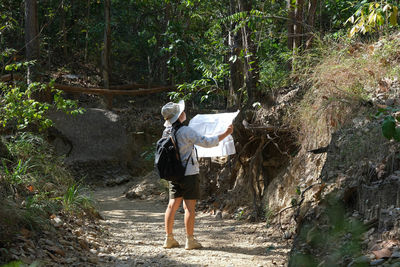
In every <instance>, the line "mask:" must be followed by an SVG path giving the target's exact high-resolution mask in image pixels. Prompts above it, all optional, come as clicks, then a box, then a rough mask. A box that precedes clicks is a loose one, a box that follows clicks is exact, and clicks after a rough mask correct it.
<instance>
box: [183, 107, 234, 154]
mask: <svg viewBox="0 0 400 267" xmlns="http://www.w3.org/2000/svg"><path fill="white" fill-rule="evenodd" d="M238 114H239V110H238V111H236V112H231V113H219V114H198V115H196V116H195V117H194V118H193V119H191V120H190V122H189V127H191V128H193V129H194V130H195V131H196V132H198V133H199V134H201V135H204V136H207V137H209V136H215V135H220V134H222V133H223V132H225V130H226V128H227V127H228V126H229V125H231V124H232V121H233V120H234V119H235V118H236V116H237V115H238ZM195 147H196V149H197V154H198V156H199V158H204V157H223V156H228V155H232V154H235V153H236V150H235V143H234V140H233V137H232V136H231V135H228V136H227V137H226V138H225V139H224V140H222V141H221V142H219V145H218V146H216V147H211V148H204V147H200V146H195Z"/></svg>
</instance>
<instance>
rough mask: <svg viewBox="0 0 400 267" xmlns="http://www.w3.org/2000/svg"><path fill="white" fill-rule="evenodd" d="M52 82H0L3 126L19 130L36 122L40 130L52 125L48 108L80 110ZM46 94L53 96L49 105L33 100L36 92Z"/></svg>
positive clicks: (17, 67)
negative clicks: (13, 83)
mask: <svg viewBox="0 0 400 267" xmlns="http://www.w3.org/2000/svg"><path fill="white" fill-rule="evenodd" d="M31 64H34V62H23V63H15V64H10V65H7V66H6V67H5V69H6V70H9V71H11V70H20V69H21V68H24V67H27V66H28V65H31ZM53 84H54V81H53V82H51V83H50V84H48V85H47V84H42V83H37V82H36V83H31V84H29V85H28V86H27V85H26V84H24V83H20V84H17V85H8V84H5V83H0V90H1V91H2V92H3V97H2V98H1V99H0V124H1V125H2V126H3V127H6V126H8V124H12V126H15V127H16V128H17V129H18V130H23V129H26V128H27V127H28V126H29V125H37V126H38V128H39V130H44V129H46V128H48V127H50V126H51V125H52V121H51V120H50V119H48V118H47V117H46V112H47V111H48V110H49V109H50V108H55V109H58V110H62V111H64V112H66V113H67V114H72V115H76V114H78V113H82V112H83V111H84V110H83V109H82V108H77V102H76V101H73V100H69V99H65V98H63V97H62V91H60V90H55V89H54V88H53ZM46 91H48V93H50V94H53V95H54V102H53V103H52V104H49V103H46V102H39V101H37V100H35V97H34V96H35V95H39V94H42V93H44V92H46Z"/></svg>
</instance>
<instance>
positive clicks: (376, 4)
mask: <svg viewBox="0 0 400 267" xmlns="http://www.w3.org/2000/svg"><path fill="white" fill-rule="evenodd" d="M357 6H358V9H357V11H356V12H355V13H354V14H353V15H352V16H351V17H350V18H349V19H348V20H347V21H346V22H345V24H346V23H348V22H350V23H351V24H353V25H354V26H353V27H352V28H351V30H350V31H349V36H350V37H353V36H354V35H355V34H356V33H359V32H360V33H362V34H365V33H368V32H374V31H376V30H377V29H378V28H380V27H382V26H384V25H385V23H386V25H387V26H389V25H391V26H397V16H398V6H396V5H394V4H391V3H390V1H372V2H370V1H367V0H363V1H361V2H360V3H359V4H358V5H357Z"/></svg>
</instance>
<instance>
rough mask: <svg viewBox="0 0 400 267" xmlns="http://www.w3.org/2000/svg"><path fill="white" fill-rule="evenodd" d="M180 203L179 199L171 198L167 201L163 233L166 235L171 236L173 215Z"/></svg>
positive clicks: (180, 199)
mask: <svg viewBox="0 0 400 267" xmlns="http://www.w3.org/2000/svg"><path fill="white" fill-rule="evenodd" d="M181 203H182V198H181V197H178V198H171V199H170V200H169V203H168V206H167V210H166V211H165V233H166V234H167V235H171V234H172V230H173V228H174V218H175V213H176V211H177V210H178V208H179V206H180V205H181Z"/></svg>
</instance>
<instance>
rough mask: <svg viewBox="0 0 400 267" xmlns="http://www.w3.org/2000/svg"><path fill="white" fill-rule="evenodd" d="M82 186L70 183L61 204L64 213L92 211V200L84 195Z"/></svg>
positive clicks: (84, 190)
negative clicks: (81, 210) (82, 210)
mask: <svg viewBox="0 0 400 267" xmlns="http://www.w3.org/2000/svg"><path fill="white" fill-rule="evenodd" d="M86 191H87V190H86V189H85V188H84V187H83V185H82V184H78V183H72V184H71V185H70V186H69V187H68V188H67V191H66V192H65V194H64V197H63V200H62V203H63V207H64V209H65V210H66V211H70V212H76V211H79V210H80V209H84V210H85V209H92V208H93V200H92V199H91V198H90V197H89V196H88V195H86V193H85V192H86Z"/></svg>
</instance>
